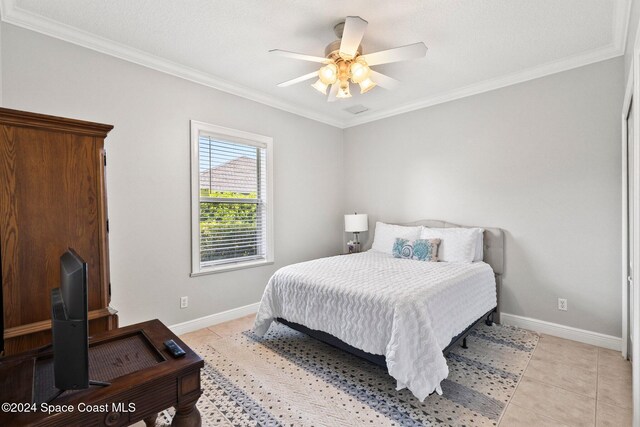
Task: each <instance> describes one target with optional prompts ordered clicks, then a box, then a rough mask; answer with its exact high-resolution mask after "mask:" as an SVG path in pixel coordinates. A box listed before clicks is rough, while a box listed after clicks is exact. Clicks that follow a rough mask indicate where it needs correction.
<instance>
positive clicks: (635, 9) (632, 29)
mask: <svg viewBox="0 0 640 427" xmlns="http://www.w3.org/2000/svg"><path fill="white" fill-rule="evenodd" d="M639 19H640V1H638V0H631V8H630V10H629V24H628V27H627V45H626V47H625V52H624V81H625V82H626V81H627V78H628V77H629V74H631V73H632V70H631V60H632V58H633V45H634V43H635V41H636V33H637V32H638V20H639Z"/></svg>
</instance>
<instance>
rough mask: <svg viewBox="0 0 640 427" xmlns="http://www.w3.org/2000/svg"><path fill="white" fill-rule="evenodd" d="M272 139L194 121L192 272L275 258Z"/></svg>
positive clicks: (197, 272) (192, 151)
mask: <svg viewBox="0 0 640 427" xmlns="http://www.w3.org/2000/svg"><path fill="white" fill-rule="evenodd" d="M271 143H272V139H271V138H269V137H265V136H261V135H255V134H251V133H248V132H242V131H237V130H233V129H227V128H223V127H219V126H213V125H209V124H206V123H201V122H196V121H193V120H192V121H191V174H192V176H191V187H192V188H191V213H192V215H191V222H192V224H191V229H192V235H191V240H192V254H191V256H192V275H199V274H205V273H213V272H219V271H225V270H233V269H237V268H243V267H252V266H257V265H263V264H266V263H270V262H273V236H272V234H273V233H272V228H273V227H272V224H273V210H272V201H271V198H272V197H273V196H272V191H271V188H272V187H271V180H272V178H271V177H272V173H271V167H272V154H271Z"/></svg>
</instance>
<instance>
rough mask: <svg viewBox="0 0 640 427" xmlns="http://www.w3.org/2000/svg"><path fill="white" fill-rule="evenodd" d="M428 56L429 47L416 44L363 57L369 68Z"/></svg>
mask: <svg viewBox="0 0 640 427" xmlns="http://www.w3.org/2000/svg"><path fill="white" fill-rule="evenodd" d="M426 54H427V46H425V44H424V43H422V42H420V43H414V44H409V45H406V46H401V47H395V48H393V49H387V50H381V51H380V52H374V53H368V54H366V55H362V58H363V59H364V60H365V61H367V64H368V65H369V66H371V65H380V64H388V63H390V62H399V61H407V60H409V59H417V58H422V57H423V56H425V55H426Z"/></svg>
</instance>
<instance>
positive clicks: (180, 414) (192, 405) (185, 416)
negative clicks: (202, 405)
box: [171, 399, 202, 427]
mask: <svg viewBox="0 0 640 427" xmlns="http://www.w3.org/2000/svg"><path fill="white" fill-rule="evenodd" d="M197 402H198V399H195V400H194V401H192V402H184V403H183V404H182V405H180V406H176V414H175V415H174V416H173V420H172V421H171V425H172V426H173V427H200V426H201V425H202V420H201V418H200V411H198V408H196V403H197Z"/></svg>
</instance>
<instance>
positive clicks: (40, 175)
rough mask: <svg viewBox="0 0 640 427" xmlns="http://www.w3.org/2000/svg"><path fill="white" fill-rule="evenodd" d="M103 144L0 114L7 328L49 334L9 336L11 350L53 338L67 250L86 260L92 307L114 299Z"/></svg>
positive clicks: (0, 241) (0, 232)
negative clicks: (54, 299)
mask: <svg viewBox="0 0 640 427" xmlns="http://www.w3.org/2000/svg"><path fill="white" fill-rule="evenodd" d="M103 143H104V142H103V138H101V137H98V136H94V135H90V134H82V133H73V132H68V131H64V130H62V131H60V130H56V129H54V130H51V129H47V128H44V127H20V126H15V125H12V124H2V122H1V114H0V254H1V266H2V288H3V299H4V301H3V310H4V328H5V332H7V331H14V332H15V331H16V328H20V327H25V325H26V327H29V325H31V328H32V329H33V331H32V332H37V331H44V332H45V333H44V334H43V333H37V334H35V335H34V336H31V337H29V336H28V335H24V334H21V335H20V336H19V337H17V338H15V339H14V340H13V341H11V340H8V341H7V342H6V343H5V350H6V353H7V354H10V353H12V352H14V351H15V350H23V349H26V348H29V347H33V346H37V345H41V344H43V343H46V342H48V333H46V330H47V329H49V328H48V327H46V326H47V323H48V322H49V320H50V318H51V313H50V298H51V289H53V288H56V287H58V286H59V282H60V261H59V260H60V255H62V254H63V253H64V251H66V250H67V249H68V248H73V249H75V251H76V252H77V253H78V254H79V255H80V256H81V257H82V258H83V259H84V260H85V261H86V262H87V264H88V275H89V282H88V285H89V286H88V291H89V292H88V299H89V311H90V312H91V311H99V310H102V311H104V310H106V307H107V306H108V304H109V294H108V292H109V287H108V283H109V272H108V253H107V243H106V242H107V236H106V218H105V215H106V197H105V193H104V168H103V163H102V162H103ZM92 317H94V318H95V317H96V315H95V314H94V316H92ZM43 322H44V323H43ZM43 326H44V329H43ZM23 332H24V331H23ZM9 335H10V336H11V334H9ZM6 336H7V334H6V333H5V337H6ZM30 340H31V341H35V343H32V344H35V345H29V343H28V341H30Z"/></svg>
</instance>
